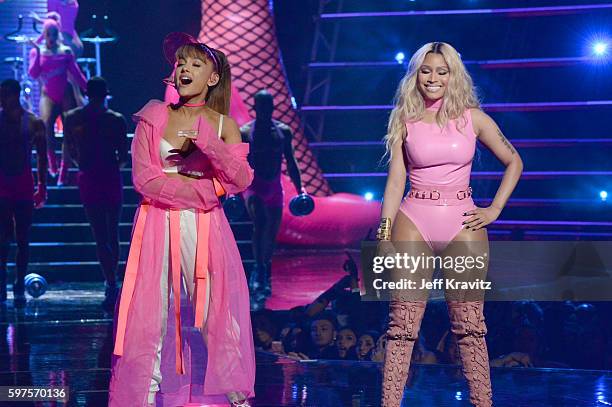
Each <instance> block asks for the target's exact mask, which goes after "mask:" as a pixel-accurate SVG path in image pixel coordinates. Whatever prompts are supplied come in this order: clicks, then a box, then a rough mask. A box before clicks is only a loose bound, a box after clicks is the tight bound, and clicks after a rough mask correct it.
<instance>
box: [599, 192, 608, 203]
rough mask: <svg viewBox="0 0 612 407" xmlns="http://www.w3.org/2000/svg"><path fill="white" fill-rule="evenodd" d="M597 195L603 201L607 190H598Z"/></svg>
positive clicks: (606, 197) (606, 195) (606, 196)
mask: <svg viewBox="0 0 612 407" xmlns="http://www.w3.org/2000/svg"><path fill="white" fill-rule="evenodd" d="M599 197H600V198H601V200H602V201H605V200H606V199H608V191H599Z"/></svg>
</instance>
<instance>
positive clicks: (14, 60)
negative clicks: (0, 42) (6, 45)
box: [4, 57, 23, 64]
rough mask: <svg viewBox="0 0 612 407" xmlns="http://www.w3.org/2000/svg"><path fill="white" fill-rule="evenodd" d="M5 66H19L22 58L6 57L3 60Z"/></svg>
mask: <svg viewBox="0 0 612 407" xmlns="http://www.w3.org/2000/svg"><path fill="white" fill-rule="evenodd" d="M4 63H5V64H21V63H23V58H21V57H6V58H4Z"/></svg>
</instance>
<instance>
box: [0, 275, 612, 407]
mask: <svg viewBox="0 0 612 407" xmlns="http://www.w3.org/2000/svg"><path fill="white" fill-rule="evenodd" d="M9 296H10V294H9ZM102 298H103V286H102V284H95V283H81V284H64V285H54V286H53V287H52V289H50V290H49V291H48V292H47V293H46V294H45V295H44V296H43V297H41V298H40V299H36V300H31V301H30V302H29V303H28V305H27V307H26V308H25V309H19V310H18V309H14V308H13V305H12V300H11V299H9V300H8V301H7V303H6V305H5V306H3V307H0V385H1V386H8V385H20V386H60V385H63V386H69V387H70V391H71V399H70V402H69V403H68V404H67V405H70V406H105V405H106V400H107V397H108V381H109V378H110V371H109V361H110V353H111V351H112V342H111V341H112V321H111V319H110V316H109V315H108V314H104V312H103V311H102V310H101V309H100V307H99V303H100V302H101V301H102ZM380 379H381V373H380V365H378V364H376V363H374V362H343V361H306V362H298V361H294V360H291V359H286V358H279V357H277V356H276V355H272V354H268V353H263V352H261V353H258V354H257V379H256V393H257V397H256V399H255V402H254V403H253V404H254V406H267V407H272V406H317V407H327V406H333V407H337V406H342V407H344V406H351V407H352V406H361V407H363V406H377V405H378V399H379V397H380V385H379V383H380ZM492 380H493V390H494V401H495V406H512V407H518V406H567V407H570V406H571V407H574V406H609V405H612V394H611V391H610V390H611V387H612V372H607V371H584V370H562V369H554V370H552V369H518V368H514V369H509V368H497V369H493V371H492ZM0 405H2V406H5V405H6V406H9V405H15V406H28V405H31V406H33V405H35V404H28V403H24V402H20V403H14V404H8V403H3V402H0ZM37 405H38V406H42V405H49V406H50V405H52V404H50V403H47V404H37ZM468 405H469V402H468V401H467V392H466V386H465V384H464V382H463V380H462V379H461V375H460V372H459V370H458V368H457V367H454V366H444V365H416V366H415V368H414V369H413V377H412V378H411V381H410V384H409V387H407V389H406V394H405V400H404V406H468Z"/></svg>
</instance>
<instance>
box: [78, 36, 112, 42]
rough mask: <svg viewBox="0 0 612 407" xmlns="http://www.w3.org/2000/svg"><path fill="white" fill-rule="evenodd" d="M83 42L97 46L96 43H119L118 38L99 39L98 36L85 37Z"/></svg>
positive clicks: (82, 39)
mask: <svg viewBox="0 0 612 407" xmlns="http://www.w3.org/2000/svg"><path fill="white" fill-rule="evenodd" d="M81 41H83V42H90V43H92V44H95V43H98V44H102V43H105V42H113V41H117V37H105V38H102V37H97V36H96V37H84V38H81Z"/></svg>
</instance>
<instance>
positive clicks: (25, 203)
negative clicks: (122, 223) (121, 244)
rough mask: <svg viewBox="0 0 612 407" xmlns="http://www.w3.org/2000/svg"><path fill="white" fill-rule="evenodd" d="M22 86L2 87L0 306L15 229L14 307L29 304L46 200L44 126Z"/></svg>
mask: <svg viewBox="0 0 612 407" xmlns="http://www.w3.org/2000/svg"><path fill="white" fill-rule="evenodd" d="M20 92H21V86H20V85H19V82H17V81H16V80H14V79H7V80H5V81H4V82H2V84H1V85H0V99H1V102H2V111H0V303H2V302H4V301H6V280H7V275H6V272H7V270H6V265H7V261H8V254H9V241H10V238H11V235H12V234H13V227H14V230H15V240H16V243H17V253H16V261H15V263H16V266H17V267H16V273H15V281H14V283H13V295H14V302H15V306H23V305H25V303H26V298H25V286H24V277H25V275H26V273H27V270H28V257H29V244H30V227H31V226H32V211H33V208H34V207H36V208H40V207H42V206H43V205H44V203H45V200H46V199H47V186H46V176H47V155H46V151H47V146H46V139H45V125H44V123H43V122H42V120H40V119H39V118H37V117H36V116H35V115H34V114H33V113H31V112H28V111H26V110H25V109H24V108H23V107H22V106H21V104H20V103H19V94H20ZM32 147H34V148H35V149H36V159H37V160H36V162H37V172H36V175H37V178H38V179H37V181H38V182H37V187H36V192H34V178H33V176H32V168H31V162H32Z"/></svg>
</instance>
